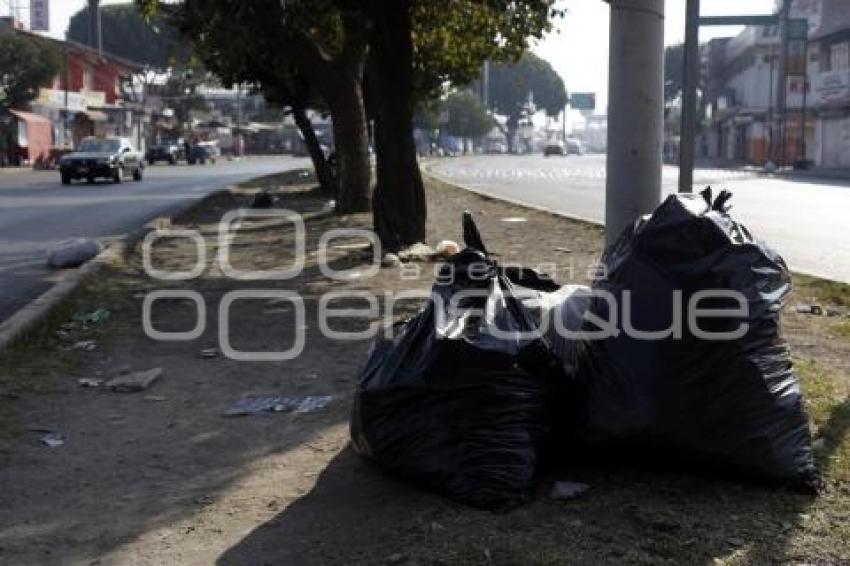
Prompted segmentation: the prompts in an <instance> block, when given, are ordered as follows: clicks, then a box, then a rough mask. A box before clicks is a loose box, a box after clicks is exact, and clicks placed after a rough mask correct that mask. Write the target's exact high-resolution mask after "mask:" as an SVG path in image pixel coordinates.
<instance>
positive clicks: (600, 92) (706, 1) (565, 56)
mask: <svg viewBox="0 0 850 566" xmlns="http://www.w3.org/2000/svg"><path fill="white" fill-rule="evenodd" d="M685 3H686V2H685V0H666V2H665V14H664V15H665V21H664V43H665V44H666V45H673V44H676V43H681V42H683V41H684V38H685ZM558 5H559V7H566V8H567V10H568V13H567V15H566V17H565V18H564V19H562V20H560V21H559V23H558V24H557V25H556V32H553V33H550V34H549V35H548V36H547V37H546V38H544V39H543V40H542V41H541V42H540V43H539V44H538V45H536V46H534V47H533V51H534V52H535V53H536V54H537V55H539V56H540V57H542V58H543V59H546V60H547V61H549V63H551V64H552V66H553V67H554V68H555V70H556V71H557V72H558V74H560V75H561V77H563V79H564V82H565V83H566V86H567V90H568V91H570V92H595V93H596V104H597V112H601V113H604V111H605V107H606V105H607V99H608V92H607V91H608V17H609V12H610V10H609V8H608V4H607V3H605V2H602V1H601V0H560V1H559V2H558ZM774 6H775V0H702V2H701V15H703V16H720V15H723V16H732V15H743V14H746V15H755V14H770V13H772V12H773V10H774ZM741 29H742V28H740V27H709V28H702V29H701V30H700V41H708V40H709V39H712V38H715V37H729V36H734V35H737V34H738V33H739V32H740V31H741Z"/></svg>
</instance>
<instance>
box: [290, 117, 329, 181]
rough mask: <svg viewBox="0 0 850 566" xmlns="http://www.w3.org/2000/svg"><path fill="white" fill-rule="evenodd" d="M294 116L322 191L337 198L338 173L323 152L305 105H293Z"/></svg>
mask: <svg viewBox="0 0 850 566" xmlns="http://www.w3.org/2000/svg"><path fill="white" fill-rule="evenodd" d="M292 117H293V118H294V119H295V125H296V126H298V129H299V130H300V132H301V136H302V137H303V138H304V145H306V146H307V152H308V153H309V154H310V160H311V161H312V162H313V168H314V169H315V170H316V178H317V179H318V180H319V186H321V188H322V191H324V192H326V193H328V194H330V195H333V196H334V198H336V197H337V196H338V195H337V193H338V191H339V185H338V184H337V179H336V173H335V172H334V171H333V169H332V168H331V165H330V163H328V160H327V159H326V158H325V154H324V153H323V152H322V147H321V144H320V143H319V138H317V137H316V131H315V130H314V129H313V124H312V123H311V122H310V119H309V118H308V117H307V111H306V110H305V109H304V107H303V106H293V107H292Z"/></svg>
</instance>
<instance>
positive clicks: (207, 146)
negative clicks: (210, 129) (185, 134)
mask: <svg viewBox="0 0 850 566" xmlns="http://www.w3.org/2000/svg"><path fill="white" fill-rule="evenodd" d="M219 157H221V150H220V149H219V147H218V142H217V141H203V142H198V143H196V144H194V145H192V146H191V148H189V156H188V158H187V161H188V162H189V165H194V164H196V163H200V164H201V165H206V163H207V161H209V162H210V163H212V164H213V165H215V162H216V160H217V159H218V158H219Z"/></svg>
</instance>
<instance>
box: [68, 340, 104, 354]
mask: <svg viewBox="0 0 850 566" xmlns="http://www.w3.org/2000/svg"><path fill="white" fill-rule="evenodd" d="M68 349H70V350H80V351H83V352H91V351H93V350H96V349H97V340H81V341H79V342H75V343H74V344H73V345H71V347H70V348H68Z"/></svg>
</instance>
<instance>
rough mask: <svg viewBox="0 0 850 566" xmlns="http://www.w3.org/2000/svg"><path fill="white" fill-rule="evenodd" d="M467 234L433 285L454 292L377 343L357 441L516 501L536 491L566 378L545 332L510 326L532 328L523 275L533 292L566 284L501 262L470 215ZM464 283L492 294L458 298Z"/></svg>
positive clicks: (361, 392) (462, 486) (392, 461)
mask: <svg viewBox="0 0 850 566" xmlns="http://www.w3.org/2000/svg"><path fill="white" fill-rule="evenodd" d="M464 240H465V241H466V245H467V248H466V249H464V250H463V251H461V252H460V253H459V254H457V255H455V256H452V257H451V258H449V259H448V260H447V263H446V264H445V265H444V266H442V269H441V277H439V278H438V280H437V281H436V282H435V284H434V286H433V290H432V296H438V297H440V298H441V299H443V300H441V301H437V300H431V301H429V302H428V303H427V305H426V307H425V308H424V309H423V310H422V311H421V312H420V313H419V314H418V315H416V316H415V317H414V318H412V319H410V320H409V321H407V322H404V323H401V324H399V325H396V327H395V328H396V332H395V336H394V337H393V338H392V339H385V338H379V339H378V340H376V342H375V343H373V345H372V347H371V350H370V354H369V359H368V361H367V363H366V367H365V369H364V371H363V372H362V374H361V377H360V383H359V385H358V388H357V391H356V394H355V400H354V408H353V411H352V416H351V436H352V445H353V447H354V449H355V451H356V452H358V453H359V454H361V455H363V456H365V457H367V458H369V459H371V460H373V461H375V462H376V463H377V464H378V465H379V466H381V467H383V468H384V469H385V470H387V471H389V472H391V473H393V474H396V475H398V476H401V477H403V478H406V479H409V480H413V481H415V482H417V483H420V484H425V485H427V486H429V487H431V488H432V489H434V490H436V491H440V492H442V493H444V494H446V495H448V496H450V497H453V498H455V499H458V500H460V501H463V502H466V503H468V504H470V505H473V506H476V507H482V508H488V509H500V510H506V509H509V508H512V507H515V506H517V505H520V504H522V503H523V502H525V501H527V500H528V499H530V497H531V495H532V492H533V488H534V475H535V468H536V462H537V451H538V448H540V445H541V443H542V441H543V439H544V437H545V434H546V431H547V406H546V401H547V399H548V398H549V397H550V393H551V392H550V390H549V384H550V383H551V382H553V381H554V379H555V376H556V375H558V376H560V375H561V374H560V373H559V371H558V367H557V363H556V361H555V360H554V358H553V357H552V356H551V354H549V353H548V352H547V351H546V349H545V348H544V347H543V345H542V342H541V341H540V340H539V339H536V338H534V337H528V336H524V337H523V336H518V335H517V334H516V333H515V332H511V331H518V330H531V329H532V328H533V322H532V320H531V319H532V315H531V313H530V312H529V311H528V310H527V309H526V308H525V307H524V306H523V304H522V302H521V301H520V300H518V296H519V294H520V293H521V292H525V290H524V289H523V290H521V289H520V288H519V287H517V286H515V281H517V280H521V282H522V285H523V286H524V287H526V288H527V289H529V292H531V293H535V292H538V291H547V292H551V291H554V290H555V289H557V288H558V286H557V285H555V284H554V283H552V282H551V280H549V279H548V278H546V277H544V276H541V275H540V274H537V273H536V272H533V271H531V270H520V269H516V268H514V269H508V268H502V267H501V266H500V265H499V264H498V263H496V261H495V260H493V258H492V257H491V256H490V255H488V253H487V250H486V248H485V246H484V244H483V242H482V241H481V236H480V235H479V233H478V229H477V228H476V226H475V223H474V222H473V220H472V217H471V216H470V215H469V213H466V214H465V215H464ZM449 272H451V273H453V274H454V277H453V278H452V277H445V274H446V273H449ZM532 289H533V290H532ZM465 290H471V291H478V290H482V291H484V293H474V294H473V297H471V299H470V300H469V301H468V302H466V303H462V304H460V305H458V307H459V308H451V307H449V304H450V303H451V300H450V299H451V297H452V296H453V294H454V293H455V292H458V291H465ZM438 309H439V310H438ZM482 311H486V312H482ZM438 320H439V321H440V322H439V323H436V321H438ZM487 320H494V321H498V326H499V328H498V329H496V328H492V327H490V326H488V324H487V322H486V321H487Z"/></svg>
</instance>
